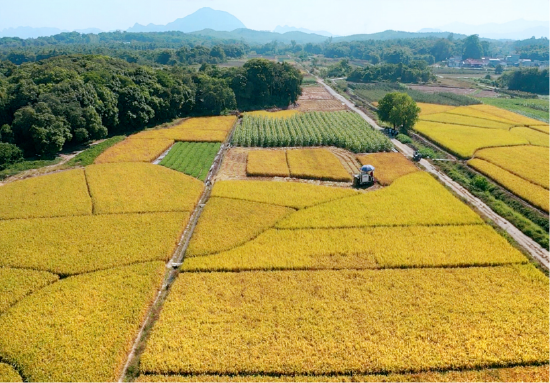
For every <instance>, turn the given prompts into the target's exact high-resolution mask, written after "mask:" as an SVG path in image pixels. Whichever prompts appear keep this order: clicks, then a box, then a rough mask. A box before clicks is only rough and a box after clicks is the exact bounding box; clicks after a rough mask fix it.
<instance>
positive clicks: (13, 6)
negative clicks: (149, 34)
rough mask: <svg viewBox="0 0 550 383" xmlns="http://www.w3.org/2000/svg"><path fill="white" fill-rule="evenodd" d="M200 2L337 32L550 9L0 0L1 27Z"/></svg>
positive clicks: (424, 3) (430, 2)
mask: <svg viewBox="0 0 550 383" xmlns="http://www.w3.org/2000/svg"><path fill="white" fill-rule="evenodd" d="M201 7H211V8H214V9H218V10H223V11H227V12H230V13H231V14H233V15H235V16H236V17H237V18H239V19H240V20H241V21H242V22H243V23H244V24H245V25H246V26H247V27H248V28H251V29H257V30H273V29H274V28H275V27H276V26H277V25H290V26H295V27H302V28H308V29H312V30H327V31H329V32H332V33H334V34H337V35H349V34H354V33H373V32H380V31H383V30H387V29H394V30H401V31H414V32H415V31H417V30H419V29H421V28H435V27H439V26H442V25H445V24H448V23H451V22H455V21H458V22H463V23H468V24H483V23H491V22H496V23H504V22H506V21H511V20H517V19H522V18H523V19H526V20H542V21H547V20H548V19H549V12H550V7H549V1H548V0H523V1H518V0H0V30H2V29H4V28H9V27H18V26H30V27H57V28H60V29H68V30H73V29H83V28H91V27H95V28H100V29H102V30H115V29H122V30H125V29H127V28H129V27H130V26H132V25H133V24H134V23H136V22H138V23H140V24H149V23H154V24H166V23H168V22H171V21H174V20H175V19H177V18H180V17H184V16H186V15H188V14H190V13H192V12H194V11H196V10H197V9H199V8H201Z"/></svg>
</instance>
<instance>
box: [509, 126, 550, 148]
mask: <svg viewBox="0 0 550 383" xmlns="http://www.w3.org/2000/svg"><path fill="white" fill-rule="evenodd" d="M510 131H511V132H512V133H513V134H516V135H518V136H520V137H523V138H525V139H526V140H527V141H529V142H530V143H531V145H536V146H545V147H548V146H549V143H548V133H543V132H540V131H538V130H535V129H532V128H523V127H522V128H512V129H511V130H510ZM546 150H548V149H546Z"/></svg>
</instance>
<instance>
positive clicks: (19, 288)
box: [0, 267, 59, 381]
mask: <svg viewBox="0 0 550 383" xmlns="http://www.w3.org/2000/svg"><path fill="white" fill-rule="evenodd" d="M58 279H59V276H57V275H55V274H50V273H46V272H44V271H33V270H21V269H10V268H6V267H0V313H2V312H4V311H5V310H6V309H7V308H8V307H10V306H11V305H13V304H14V303H15V302H17V301H19V300H20V299H21V298H23V297H25V296H26V295H28V294H30V293H32V292H33V291H35V290H38V289H41V288H42V287H44V286H47V285H49V284H50V283H54V282H56V281H57V280H58ZM1 376H2V374H1V373H0V377H1ZM0 381H3V380H0Z"/></svg>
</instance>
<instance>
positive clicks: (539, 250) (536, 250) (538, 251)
mask: <svg viewBox="0 0 550 383" xmlns="http://www.w3.org/2000/svg"><path fill="white" fill-rule="evenodd" d="M317 82H319V83H320V84H321V85H323V86H324V87H325V88H326V90H327V91H328V92H329V93H330V94H332V95H333V96H334V97H335V98H336V99H337V100H339V101H341V102H343V103H344V104H346V105H347V106H348V107H349V108H350V109H351V110H353V111H354V112H356V113H358V114H359V115H360V116H361V117H363V119H364V120H365V121H367V122H368V123H369V124H370V125H371V126H372V127H373V128H375V129H378V130H383V128H381V127H380V126H379V125H378V124H377V123H376V121H374V120H373V119H372V118H370V117H369V116H367V115H366V114H365V113H363V112H362V111H361V110H359V109H358V108H356V107H355V105H354V104H353V103H352V102H351V101H349V100H348V99H346V98H345V97H343V96H342V95H340V94H338V92H336V91H335V90H334V89H332V88H331V87H330V86H328V85H327V84H325V82H324V81H323V80H321V79H318V80H317ZM392 143H393V145H394V146H395V147H396V148H397V149H398V150H399V151H400V152H401V153H403V154H404V155H405V156H407V157H412V155H413V153H414V150H413V149H412V148H411V147H409V146H407V145H405V144H402V143H401V142H399V141H397V140H395V139H393V140H392ZM420 164H421V165H422V166H424V168H425V169H426V171H428V172H429V173H432V174H434V175H436V176H437V177H439V179H440V180H441V181H442V182H443V183H444V184H445V185H447V186H448V187H449V188H451V189H452V190H453V191H454V192H455V193H456V194H457V195H459V196H461V197H462V198H464V199H465V200H466V201H468V203H469V204H471V205H472V206H474V207H475V208H476V209H477V210H478V211H479V212H480V213H481V214H483V215H484V216H485V217H486V218H489V219H490V220H491V221H493V222H494V223H495V224H496V225H498V226H499V227H500V228H501V229H503V230H505V231H506V232H507V233H508V234H509V235H510V236H511V237H512V238H513V239H514V240H515V241H516V242H517V243H518V244H520V245H521V246H522V247H523V248H524V249H525V250H527V252H529V254H531V256H532V257H533V258H534V259H536V260H537V261H538V262H539V263H540V264H541V265H543V266H544V267H545V268H546V269H548V268H549V264H550V254H549V253H548V250H546V249H544V248H543V247H542V246H540V245H539V244H538V243H536V242H535V241H533V240H532V239H531V238H529V237H528V236H526V235H525V234H523V233H522V232H521V231H520V230H519V229H518V228H516V227H515V226H514V225H512V224H511V223H510V222H508V221H507V220H506V219H504V218H502V217H501V216H500V215H498V214H497V213H495V212H494V211H493V210H491V208H490V207H489V206H487V205H486V204H485V203H483V202H482V201H481V200H479V199H478V198H476V197H475V196H473V195H472V194H470V192H469V191H468V190H466V189H465V188H463V187H462V186H460V185H459V184H458V183H456V182H455V181H453V180H452V179H451V178H449V177H448V176H447V175H445V174H443V173H442V172H440V171H439V170H437V169H436V168H435V167H434V166H433V165H432V164H431V163H430V162H428V161H427V160H425V159H422V160H420Z"/></svg>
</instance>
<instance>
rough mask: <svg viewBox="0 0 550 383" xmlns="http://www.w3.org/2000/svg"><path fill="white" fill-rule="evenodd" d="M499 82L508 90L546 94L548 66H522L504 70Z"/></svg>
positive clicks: (547, 89)
mask: <svg viewBox="0 0 550 383" xmlns="http://www.w3.org/2000/svg"><path fill="white" fill-rule="evenodd" d="M499 83H500V85H501V86H503V87H507V88H508V89H510V90H519V91H521V92H530V93H538V94H545V95H548V93H549V86H548V84H549V77H548V68H546V69H542V70H540V69H539V68H524V69H519V70H514V71H510V72H506V73H505V74H503V75H502V76H500V78H499Z"/></svg>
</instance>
